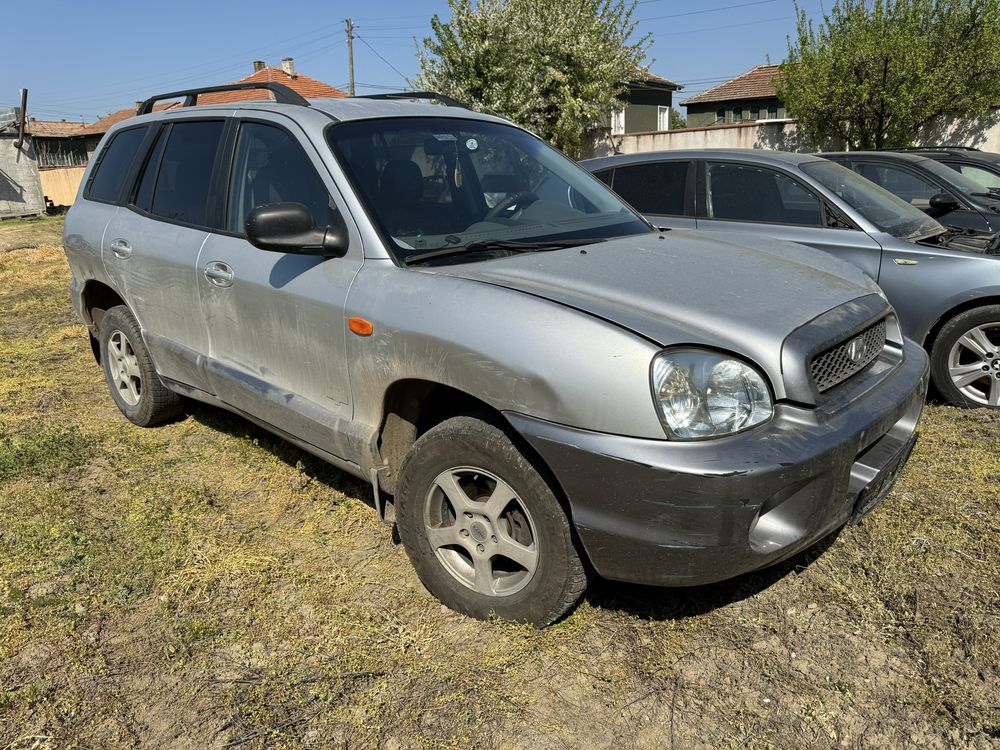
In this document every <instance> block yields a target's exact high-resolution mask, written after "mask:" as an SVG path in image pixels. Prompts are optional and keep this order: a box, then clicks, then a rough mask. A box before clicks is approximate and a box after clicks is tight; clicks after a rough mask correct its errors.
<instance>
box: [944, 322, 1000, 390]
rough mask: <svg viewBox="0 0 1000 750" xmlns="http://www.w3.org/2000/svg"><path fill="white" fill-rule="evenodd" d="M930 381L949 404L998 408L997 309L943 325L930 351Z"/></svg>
mask: <svg viewBox="0 0 1000 750" xmlns="http://www.w3.org/2000/svg"><path fill="white" fill-rule="evenodd" d="M931 379H932V380H933V381H934V386H935V388H937V390H938V393H940V394H941V396H942V397H943V398H944V399H945V400H946V401H948V402H949V403H953V404H957V405H959V406H964V407H967V408H975V407H981V406H986V407H992V408H994V409H997V408H1000V305H988V306H986V307H977V308H976V309H974V310H966V311H965V312H963V313H960V314H958V315H956V316H955V317H954V318H952V319H951V320H949V321H948V322H947V323H945V324H944V326H943V327H942V328H941V332H940V333H939V334H938V336H937V338H936V339H935V341H934V346H933V347H932V348H931Z"/></svg>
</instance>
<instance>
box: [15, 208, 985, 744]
mask: <svg viewBox="0 0 1000 750" xmlns="http://www.w3.org/2000/svg"><path fill="white" fill-rule="evenodd" d="M2 229H4V227H3V225H0V230H2ZM53 231H54V230H53ZM0 236H2V235H0ZM40 266H41V267H44V268H45V273H44V274H39V273H37V270H38V268H39V267H40ZM67 280H68V272H67V270H66V268H65V261H64V260H63V259H62V255H61V251H60V249H59V248H58V247H56V246H45V245H43V246H41V247H39V248H38V249H35V250H19V251H14V252H9V253H5V254H3V255H0V310H3V311H4V312H3V317H2V320H0V326H2V327H3V337H2V338H0V747H10V748H57V747H68V746H79V747H101V748H117V747H136V746H141V747H163V748H227V747H230V748H233V747H236V748H249V747H345V746H346V747H352V748H354V747H359V748H467V747H472V746H475V747H478V748H487V749H488V748H521V747H532V748H542V749H546V748H552V749H553V750H555V749H556V748H559V749H562V748H577V747H586V748H620V747H635V748H670V747H674V748H720V747H721V748H872V747H875V748H879V747H885V748H895V747H923V748H955V747H969V748H983V749H985V748H992V747H996V745H997V742H998V739H1000V719H998V710H997V699H996V696H997V695H998V694H1000V679H998V678H1000V674H998V665H1000V651H998V648H1000V646H998V643H1000V639H997V637H996V631H997V624H998V621H997V612H998V611H1000V607H998V604H1000V592H998V583H997V582H998V580H1000V554H998V550H997V545H996V540H997V538H998V536H997V535H998V531H1000V521H998V519H1000V512H998V511H1000V458H998V457H1000V415H997V414H995V413H994V414H991V413H988V412H984V411H980V412H968V411H959V410H955V409H951V408H947V407H937V406H934V407H930V408H928V410H927V412H926V414H925V417H924V419H923V420H922V423H921V428H920V429H921V432H922V440H921V442H920V444H919V445H918V447H917V450H916V453H915V454H914V456H913V460H912V461H911V463H910V465H909V466H908V468H907V470H906V472H905V474H904V476H903V478H902V480H901V481H900V483H899V485H898V486H897V488H896V489H895V490H894V491H893V493H892V494H891V495H890V497H889V498H888V500H887V501H886V502H885V504H884V505H882V506H881V507H880V508H878V509H877V510H876V511H875V512H874V513H873V514H872V515H871V516H870V517H869V518H868V519H867V520H866V521H865V523H864V524H863V525H861V526H860V527H856V528H851V529H847V530H845V531H843V532H842V533H841V534H839V535H838V536H836V537H833V538H831V539H829V540H827V541H826V542H825V543H824V544H821V545H819V546H818V547H817V548H815V549H813V550H811V551H809V552H807V553H806V554H804V555H800V556H799V557H797V558H795V559H793V560H791V561H789V562H786V563H784V564H782V565H780V566H778V567H777V568H774V569H770V570H767V571H762V572H760V573H756V574H753V575H749V576H744V577H742V578H740V579H737V580H735V581H729V582H726V583H723V584H717V585H714V586H709V587H702V588H698V589H690V590H677V591H670V590H657V589H648V588H643V587H636V586H623V585H618V584H613V583H609V582H601V581H597V582H595V583H594V584H593V585H592V586H591V588H590V589H589V590H588V592H587V595H586V597H585V599H584V601H583V602H582V604H581V605H580V606H579V608H578V609H577V610H576V611H575V612H573V613H572V614H571V615H570V616H569V617H568V618H567V619H566V620H565V621H563V622H560V623H558V624H557V625H555V626H553V627H551V628H548V629H546V630H544V631H535V630H533V629H531V628H525V627H517V626H511V625H506V624H503V623H482V622H477V621H473V620H469V619H466V618H464V617H461V616H459V615H457V614H455V613H453V612H451V611H449V610H447V609H445V608H443V607H441V605H440V604H438V603H437V602H436V601H435V600H434V599H433V598H432V597H431V596H430V595H429V594H428V593H427V592H426V591H424V589H423V588H422V587H421V586H420V584H419V582H418V581H417V579H416V577H415V575H414V574H413V571H412V569H411V568H410V566H409V564H408V562H407V560H406V556H405V554H404V553H403V552H402V550H401V549H400V548H399V547H398V546H396V545H395V544H394V543H393V541H392V534H391V531H390V529H388V528H386V527H384V526H382V525H381V524H380V523H379V522H378V521H377V519H376V518H375V515H374V513H373V512H372V510H371V508H370V507H369V503H370V500H369V493H368V490H367V489H366V487H365V486H364V485H363V484H362V483H360V482H358V481H357V480H355V479H353V478H350V477H347V476H345V475H344V474H342V473H340V472H339V471H337V470H336V469H333V468H332V467H330V466H327V465H326V464H324V463H322V462H321V461H318V460H316V459H314V458H312V457H310V456H307V455H306V454H304V453H302V452H300V451H298V450H296V449H295V448H293V447H291V446H289V445H288V444H286V443H284V442H282V441H281V440H279V439H277V438H275V437H273V436H271V435H269V434H268V433H266V432H264V431H262V430H259V429H257V428H256V427H253V426H252V425H250V424H248V423H247V422H245V421H243V420H241V419H238V418H236V417H233V416H231V415H228V414H225V413H223V412H220V411H218V410H215V409H211V408H208V407H201V406H193V407H192V408H191V409H190V410H189V412H188V413H187V414H186V415H185V416H184V417H183V418H181V419H179V420H177V421H175V422H173V423H171V424H168V425H165V426H163V427H160V428H157V429H153V430H141V429H139V428H136V427H133V426H132V425H130V424H129V423H128V422H126V421H125V420H124V419H123V418H121V417H120V416H119V415H118V412H117V411H116V410H115V408H114V406H113V404H112V402H111V400H110V397H109V396H108V395H107V393H106V391H105V388H104V384H103V380H102V377H101V374H100V371H99V369H98V368H97V366H96V365H95V364H94V362H93V358H92V357H91V354H90V351H89V346H88V343H87V339H86V335H85V331H84V329H83V328H82V327H80V326H78V325H77V324H76V323H75V321H74V320H73V317H72V313H71V311H70V310H69V309H68V307H67V306H66V305H67V303H66V300H65V288H66V282H67ZM15 309H16V316H14V317H16V321H12V320H11V315H10V313H11V311H14V310H15Z"/></svg>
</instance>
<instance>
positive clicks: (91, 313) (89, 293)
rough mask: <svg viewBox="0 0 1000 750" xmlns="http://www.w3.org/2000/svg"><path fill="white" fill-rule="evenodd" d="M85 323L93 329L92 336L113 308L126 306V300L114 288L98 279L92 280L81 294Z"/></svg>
mask: <svg viewBox="0 0 1000 750" xmlns="http://www.w3.org/2000/svg"><path fill="white" fill-rule="evenodd" d="M80 296H81V301H82V309H83V314H84V316H86V320H85V322H86V323H87V326H88V327H89V328H91V334H92V335H93V334H94V333H96V332H97V329H99V328H100V326H101V319H102V318H104V314H105V313H106V312H107V311H108V310H110V309H111V308H112V307H117V306H118V305H124V304H125V300H124V299H122V296H121V295H120V294H118V292H116V291H115V290H114V289H113V288H112V287H110V286H108V285H107V284H105V283H104V282H102V281H98V280H97V279H90V280H89V281H87V282H86V284H84V286H83V291H82V292H81V293H80Z"/></svg>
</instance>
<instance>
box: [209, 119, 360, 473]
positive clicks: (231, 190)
mask: <svg viewBox="0 0 1000 750" xmlns="http://www.w3.org/2000/svg"><path fill="white" fill-rule="evenodd" d="M234 149H235V152H234V154H233V158H232V168H231V172H230V176H229V180H228V186H229V187H228V202H227V207H226V210H225V216H226V218H225V231H224V232H219V233H213V234H211V235H210V236H209V237H208V239H207V240H206V242H205V246H204V248H203V249H202V252H201V256H200V260H199V268H198V274H197V281H198V285H199V287H200V290H201V308H202V311H203V312H202V314H203V315H204V318H205V320H206V321H207V323H208V335H209V347H210V359H209V379H210V381H211V384H212V388H213V392H214V393H215V394H216V395H217V396H218V397H219V398H220V399H221V400H222V401H224V402H226V403H228V404H230V405H232V406H235V407H236V408H238V409H240V410H241V411H243V412H246V413H247V414H249V415H251V416H254V417H256V418H258V419H260V420H262V421H264V422H266V423H267V424H269V425H272V426H274V427H277V428H279V429H281V430H284V431H286V432H288V433H291V434H293V435H295V436H296V437H298V438H300V439H302V440H305V441H307V442H309V443H312V444H313V445H316V446H318V447H320V448H322V449H324V450H326V451H328V452H330V453H333V454H334V455H337V456H341V457H345V456H350V455H351V454H352V450H351V449H350V448H349V447H348V446H345V445H344V444H343V441H344V439H345V438H344V434H345V430H344V426H345V423H346V422H347V421H349V420H350V419H351V418H352V405H351V392H350V383H349V380H348V367H347V359H346V336H347V335H348V333H347V326H346V323H347V321H346V319H345V305H346V300H347V293H348V291H349V289H350V286H351V283H352V282H353V280H354V277H355V275H356V274H357V272H358V270H359V269H360V267H361V264H362V260H363V253H362V247H361V240H360V236H359V234H358V231H357V228H356V227H355V226H354V224H353V222H352V221H351V218H350V216H349V215H346V214H345V215H344V216H343V220H344V221H345V222H346V223H347V227H348V231H349V235H350V247H349V250H348V252H347V254H346V255H345V256H344V257H342V258H322V257H317V256H307V255H296V254H293V253H276V252H268V251H265V250H260V249H258V248H256V247H253V246H252V245H251V244H250V243H249V242H247V241H246V239H245V237H244V230H243V225H244V221H245V220H246V216H247V214H249V213H250V211H251V210H252V209H253V208H255V207H256V206H260V205H264V204H267V203H282V202H295V203H302V204H304V205H305V206H307V207H308V208H309V209H310V210H311V212H312V214H313V219H314V221H315V223H316V225H317V226H326V225H328V224H329V223H331V221H332V220H333V217H332V212H334V211H336V208H335V206H336V205H337V204H338V203H339V205H344V203H343V201H342V200H341V199H340V195H339V193H338V192H337V191H336V188H335V186H334V184H333V181H332V179H331V177H330V175H329V173H328V171H327V169H326V167H325V166H324V165H323V163H322V160H321V159H320V158H319V156H318V154H317V153H316V152H315V150H314V148H313V146H312V145H311V144H310V143H309V141H308V140H307V139H306V138H305V137H304V134H303V133H302V132H301V130H299V128H298V126H297V125H296V124H295V123H294V122H292V121H291V120H290V119H288V118H286V117H284V116H281V115H268V114H263V113H261V114H259V115H255V118H254V119H252V120H250V119H245V120H242V121H240V123H239V126H238V130H237V132H236V137H235V145H234ZM331 196H335V197H334V198H331Z"/></svg>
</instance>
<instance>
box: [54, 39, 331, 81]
mask: <svg viewBox="0 0 1000 750" xmlns="http://www.w3.org/2000/svg"><path fill="white" fill-rule="evenodd" d="M338 25H339V23H338V24H328V25H326V26H320V27H317V28H314V29H310V30H309V31H306V32H303V33H301V34H295V35H294V36H290V37H287V38H285V39H280V40H277V41H274V42H269V43H267V44H265V45H263V46H257V47H255V48H251V49H247V50H246V51H245V52H240V53H232V54H229V55H225V56H222V57H216V58H211V59H209V60H203V61H201V62H200V63H198V64H196V65H188V66H185V67H182V68H174V69H173V70H172V71H171V73H170V74H169V75H172V74H174V73H185V72H187V71H193V70H201V71H204V70H205V69H206V67H207V66H210V65H214V64H215V63H227V64H226V65H225V69H227V70H228V69H232V68H234V67H236V65H237V64H236V63H235V60H236V59H240V60H246V58H247V57H251V56H254V55H258V56H264V55H265V54H266V53H271V54H273V53H274V51H275V50H279V49H281V48H282V47H283V46H284V45H285V44H287V43H288V42H291V41H293V40H295V39H301V38H302V37H309V36H314V35H316V34H320V37H317V38H316V39H312V40H310V41H308V42H302V43H300V45H299V46H300V47H302V46H309V45H311V44H314V43H315V42H318V41H325V40H326V37H327V34H326V30H327V29H330V28H332V27H334V26H338ZM230 60H232V61H234V62H232V63H229V62H228V61H230ZM217 69H218V68H217ZM187 78H191V76H187ZM163 79H164V76H162V75H159V74H155V75H153V76H148V75H147V76H141V77H139V78H131V79H125V80H120V81H117V82H115V83H110V84H107V85H106V86H104V87H103V88H102V87H97V88H96V89H91V94H94V93H97V94H101V92H102V91H104V90H108V89H110V88H114V89H118V90H120V87H123V86H127V85H129V84H134V83H143V82H146V81H150V80H163ZM174 80H181V79H174ZM60 94H61V92H60V91H58V90H57V91H54V92H52V93H51V95H55V96H59V95H60Z"/></svg>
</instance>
